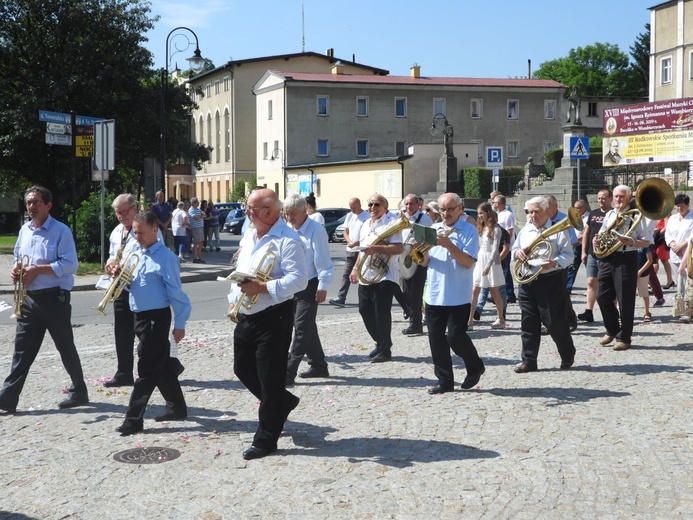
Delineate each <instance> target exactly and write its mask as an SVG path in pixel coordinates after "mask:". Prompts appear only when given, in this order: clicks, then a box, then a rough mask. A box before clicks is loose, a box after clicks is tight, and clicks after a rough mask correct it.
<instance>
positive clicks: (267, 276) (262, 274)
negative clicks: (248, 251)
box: [226, 249, 277, 323]
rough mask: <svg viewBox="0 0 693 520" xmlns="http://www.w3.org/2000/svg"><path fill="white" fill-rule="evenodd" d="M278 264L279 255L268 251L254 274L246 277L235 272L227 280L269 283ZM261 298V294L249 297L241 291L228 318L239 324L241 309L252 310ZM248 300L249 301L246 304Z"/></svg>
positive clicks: (253, 270) (254, 270)
mask: <svg viewBox="0 0 693 520" xmlns="http://www.w3.org/2000/svg"><path fill="white" fill-rule="evenodd" d="M276 263H277V253H275V252H274V251H270V250H269V249H268V250H267V251H265V254H264V255H262V258H260V261H259V262H258V264H257V267H255V268H254V269H252V273H250V274H247V275H244V274H243V273H239V272H238V271H234V272H233V273H231V274H230V275H229V276H228V278H227V280H237V281H243V280H249V279H256V280H260V281H261V282H268V281H270V280H271V279H272V276H271V275H272V269H273V268H274V264H276ZM259 296H260V295H259V294H256V295H254V296H252V297H249V296H248V295H247V294H245V293H244V292H243V291H241V295H240V297H239V298H238V300H237V301H236V302H235V303H234V304H233V308H232V309H231V311H229V312H228V313H227V314H226V316H227V317H228V318H229V319H230V320H231V321H232V322H234V323H238V313H239V312H240V310H241V307H242V308H244V309H246V310H248V309H251V308H252V307H253V305H255V303H256V302H257V299H258V297H259ZM246 300H249V301H248V302H247V303H246Z"/></svg>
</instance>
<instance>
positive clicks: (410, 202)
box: [402, 193, 433, 336]
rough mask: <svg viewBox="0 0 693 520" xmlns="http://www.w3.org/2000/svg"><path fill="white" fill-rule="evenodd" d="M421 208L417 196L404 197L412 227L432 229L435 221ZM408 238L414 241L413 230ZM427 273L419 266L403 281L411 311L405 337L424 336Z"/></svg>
mask: <svg viewBox="0 0 693 520" xmlns="http://www.w3.org/2000/svg"><path fill="white" fill-rule="evenodd" d="M419 208H420V204H419V198H418V197H417V196H416V195H414V194H413V193H410V194H409V195H407V196H406V197H404V214H405V215H406V217H407V218H408V219H409V223H410V224H411V225H412V226H414V224H419V225H421V226H426V227H431V226H432V225H433V221H431V218H430V217H429V216H428V215H426V214H425V213H422V212H421V210H420V209H419ZM405 233H407V232H405ZM408 237H409V238H408V239H407V240H406V242H413V241H414V231H413V229H412V230H411V231H409V232H408ZM426 271H427V269H426V267H424V266H422V265H419V266H417V267H416V270H415V271H414V274H413V275H412V276H411V277H410V278H408V279H406V280H402V291H403V292H404V296H405V297H406V299H407V303H408V304H409V309H410V310H409V326H408V327H407V328H406V329H404V330H403V331H402V334H404V335H405V336H409V335H418V334H423V313H422V311H421V305H422V303H423V292H424V286H425V285H426Z"/></svg>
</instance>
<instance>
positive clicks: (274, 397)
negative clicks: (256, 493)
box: [233, 300, 297, 449]
mask: <svg viewBox="0 0 693 520" xmlns="http://www.w3.org/2000/svg"><path fill="white" fill-rule="evenodd" d="M240 316H241V318H240V320H239V322H238V325H236V328H235V330H234V332H233V355H234V360H233V371H234V373H235V374H236V376H237V377H238V379H239V380H240V381H241V383H243V384H244V385H245V387H246V388H247V389H248V390H250V392H251V393H252V394H253V395H254V396H255V397H256V398H257V399H258V400H259V401H260V409H259V412H258V417H259V424H258V427H257V430H256V431H255V437H254V439H253V445H254V446H257V447H258V448H266V449H273V448H276V447H277V439H278V438H279V435H280V434H281V432H282V429H283V428H284V423H285V422H286V417H287V416H288V414H289V411H290V410H291V406H292V405H294V404H295V403H296V399H297V398H296V396H294V395H293V394H292V393H291V392H289V391H288V390H287V389H286V386H285V382H286V364H287V362H286V360H287V356H288V354H289V346H290V345H291V332H292V329H293V325H294V305H293V300H288V301H286V302H284V303H280V304H278V305H273V306H272V307H269V308H267V309H265V310H264V311H261V312H259V313H257V314H252V315H250V316H247V317H245V316H244V315H240Z"/></svg>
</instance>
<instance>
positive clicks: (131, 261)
mask: <svg viewBox="0 0 693 520" xmlns="http://www.w3.org/2000/svg"><path fill="white" fill-rule="evenodd" d="M139 262H140V256H139V255H137V254H135V253H134V252H132V253H130V254H129V255H128V257H127V258H126V259H125V262H123V265H122V266H121V268H120V271H118V274H117V275H116V276H115V277H114V278H113V281H111V285H109V286H108V289H107V290H106V295H105V296H104V297H103V300H101V303H99V305H98V306H96V307H92V309H93V310H95V311H96V312H98V313H99V314H101V315H102V316H105V315H106V312H105V311H104V309H105V308H106V306H107V305H108V304H109V303H111V302H114V301H116V300H117V299H118V297H119V296H120V293H122V292H123V289H125V286H126V285H129V284H131V283H132V281H133V280H134V279H135V269H136V268H137V264H139Z"/></svg>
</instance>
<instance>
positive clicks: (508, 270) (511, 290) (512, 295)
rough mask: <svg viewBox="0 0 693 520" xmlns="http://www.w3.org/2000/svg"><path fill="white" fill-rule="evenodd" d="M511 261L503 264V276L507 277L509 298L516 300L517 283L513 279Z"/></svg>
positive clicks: (506, 284) (506, 285)
mask: <svg viewBox="0 0 693 520" xmlns="http://www.w3.org/2000/svg"><path fill="white" fill-rule="evenodd" d="M510 265H511V264H510V263H508V264H506V265H503V276H504V277H505V292H506V294H507V295H508V299H509V300H515V299H517V297H516V296H515V283H514V280H513V274H512V269H511V268H510Z"/></svg>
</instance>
